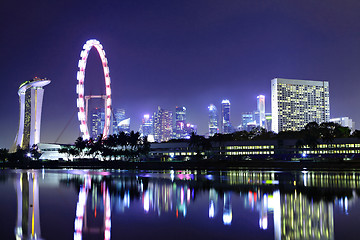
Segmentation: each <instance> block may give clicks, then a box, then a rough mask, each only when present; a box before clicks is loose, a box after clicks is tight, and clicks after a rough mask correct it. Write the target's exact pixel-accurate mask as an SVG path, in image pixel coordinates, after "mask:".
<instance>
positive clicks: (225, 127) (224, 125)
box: [221, 99, 232, 134]
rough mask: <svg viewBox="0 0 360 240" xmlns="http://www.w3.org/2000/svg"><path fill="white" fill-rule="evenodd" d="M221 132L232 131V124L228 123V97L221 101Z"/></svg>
mask: <svg viewBox="0 0 360 240" xmlns="http://www.w3.org/2000/svg"><path fill="white" fill-rule="evenodd" d="M221 133H222V134H228V133H232V126H231V123H230V101H229V100H228V99H225V100H222V102H221Z"/></svg>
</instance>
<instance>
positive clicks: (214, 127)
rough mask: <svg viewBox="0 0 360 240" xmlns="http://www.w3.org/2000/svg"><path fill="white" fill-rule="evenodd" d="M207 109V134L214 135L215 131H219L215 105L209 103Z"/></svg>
mask: <svg viewBox="0 0 360 240" xmlns="http://www.w3.org/2000/svg"><path fill="white" fill-rule="evenodd" d="M208 109H209V136H210V137H211V136H214V135H215V134H216V133H219V126H218V113H217V108H216V107H215V105H213V104H210V106H209V107H208Z"/></svg>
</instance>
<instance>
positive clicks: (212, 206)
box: [209, 201, 215, 218]
mask: <svg viewBox="0 0 360 240" xmlns="http://www.w3.org/2000/svg"><path fill="white" fill-rule="evenodd" d="M214 216H215V206H214V201H211V202H210V206H209V218H213V217H214Z"/></svg>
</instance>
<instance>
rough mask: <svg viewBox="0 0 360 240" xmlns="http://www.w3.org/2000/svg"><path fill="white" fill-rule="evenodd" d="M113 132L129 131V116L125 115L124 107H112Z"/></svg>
mask: <svg viewBox="0 0 360 240" xmlns="http://www.w3.org/2000/svg"><path fill="white" fill-rule="evenodd" d="M113 113H114V115H113V133H114V134H119V133H120V132H125V133H129V132H130V118H127V117H126V115H125V109H122V108H115V109H113Z"/></svg>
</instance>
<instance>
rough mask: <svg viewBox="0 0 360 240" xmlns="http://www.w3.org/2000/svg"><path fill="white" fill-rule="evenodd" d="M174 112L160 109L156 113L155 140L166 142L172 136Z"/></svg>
mask: <svg viewBox="0 0 360 240" xmlns="http://www.w3.org/2000/svg"><path fill="white" fill-rule="evenodd" d="M172 125H173V124H172V112H171V111H168V110H165V109H162V108H161V107H158V110H157V111H156V112H155V113H154V140H155V141H156V142H166V141H169V140H170V139H171V136H172Z"/></svg>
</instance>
